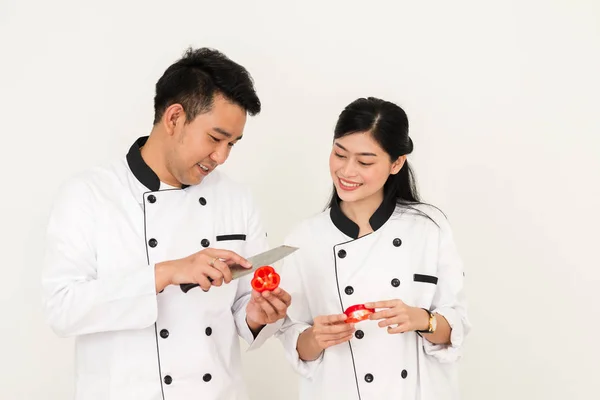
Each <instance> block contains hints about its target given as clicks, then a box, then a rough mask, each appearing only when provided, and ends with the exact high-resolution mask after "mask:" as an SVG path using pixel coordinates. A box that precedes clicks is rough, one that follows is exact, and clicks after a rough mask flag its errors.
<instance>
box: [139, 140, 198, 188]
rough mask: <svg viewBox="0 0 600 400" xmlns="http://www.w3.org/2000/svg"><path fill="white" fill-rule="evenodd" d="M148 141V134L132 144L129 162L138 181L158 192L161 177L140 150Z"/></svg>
mask: <svg viewBox="0 0 600 400" xmlns="http://www.w3.org/2000/svg"><path fill="white" fill-rule="evenodd" d="M147 141H148V136H142V137H140V138H138V139H137V140H136V141H135V142H134V143H133V144H132V145H131V147H130V148H129V152H128V153H127V164H128V165H129V169H131V172H132V173H133V175H134V176H135V177H136V178H137V180H138V181H140V182H141V183H142V184H143V185H144V186H146V187H147V188H148V189H149V190H151V191H153V192H156V191H158V190H160V179H158V175H156V174H155V173H154V171H153V170H152V168H150V167H149V166H148V164H146V161H144V159H143V158H142V153H141V151H140V149H141V148H142V146H143V145H144V144H146V142H147ZM186 187H188V185H183V186H182V187H181V188H182V189H185V188H186Z"/></svg>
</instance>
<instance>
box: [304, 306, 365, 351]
mask: <svg viewBox="0 0 600 400" xmlns="http://www.w3.org/2000/svg"><path fill="white" fill-rule="evenodd" d="M346 318H348V317H347V316H346V315H345V314H334V315H320V316H318V317H316V318H315V319H314V323H313V327H312V335H313V339H314V341H315V343H316V344H317V346H318V347H319V348H320V349H321V350H325V349H326V348H328V347H331V346H335V345H338V344H341V343H344V342H347V341H348V340H350V339H351V338H352V335H354V332H355V331H356V329H355V328H354V324H347V323H345V322H344V321H345V320H346Z"/></svg>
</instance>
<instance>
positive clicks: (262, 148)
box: [0, 0, 600, 400]
mask: <svg viewBox="0 0 600 400" xmlns="http://www.w3.org/2000/svg"><path fill="white" fill-rule="evenodd" d="M319 3H320V4H319ZM188 45H192V46H195V47H198V46H210V47H215V48H218V49H220V50H222V51H224V52H225V53H226V54H227V55H228V56H230V57H232V58H233V59H234V60H236V61H238V62H240V63H242V64H243V65H245V66H246V67H247V68H248V69H249V70H250V71H251V73H252V74H253V76H254V78H255V81H256V84H257V89H258V92H259V94H260V96H261V99H262V102H263V106H264V111H263V112H262V114H261V115H260V116H259V117H256V118H253V119H250V121H249V123H248V125H247V129H246V132H245V133H246V136H245V138H244V140H243V141H242V142H240V144H239V146H236V148H235V149H234V151H233V153H232V156H231V157H230V160H229V161H228V164H226V165H225V166H224V169H225V170H227V171H228V172H229V173H230V174H231V175H233V176H234V177H235V178H237V179H241V180H244V181H245V182H247V184H248V185H250V186H251V188H252V189H253V191H254V193H255V195H256V197H257V199H258V202H259V205H260V207H261V208H262V210H263V213H264V220H265V224H266V225H267V227H268V230H269V238H270V241H271V244H272V245H278V244H280V242H281V240H283V237H284V235H285V234H286V233H287V232H288V231H289V230H290V229H291V227H292V226H293V225H294V224H295V223H297V222H298V221H299V220H300V219H302V218H304V217H307V216H309V215H311V214H313V213H315V212H318V211H319V210H321V209H322V207H323V206H324V205H325V203H326V200H327V196H328V194H329V188H330V180H329V176H328V167H327V158H328V153H329V150H330V143H331V138H332V131H333V126H334V124H335V121H336V118H337V116H338V114H339V112H340V111H341V110H342V109H343V107H344V106H345V105H346V104H347V103H349V102H350V101H352V100H354V99H355V98H357V97H360V96H379V97H383V98H386V99H388V100H392V101H395V102H397V103H398V104H400V105H401V106H403V107H404V108H405V109H406V111H407V113H408V115H409V120H410V124H411V135H412V137H413V140H414V143H415V153H414V155H413V156H412V158H411V159H410V160H411V161H412V162H413V164H414V166H415V169H416V172H417V176H418V179H419V183H420V187H421V192H422V194H423V197H424V198H425V200H427V201H429V202H431V203H434V204H436V205H438V206H439V207H441V208H442V209H443V210H444V211H445V212H446V214H447V215H448V216H449V218H450V222H451V224H452V226H453V228H454V231H455V234H456V241H457V243H458V246H459V248H460V251H461V254H462V256H463V258H464V261H465V264H466V270H467V285H468V296H469V301H470V316H471V320H472V322H473V324H474V330H473V332H472V335H471V336H470V339H469V341H468V342H467V348H466V353H465V358H464V359H463V361H462V362H461V386H462V391H463V394H464V396H463V398H464V399H468V400H482V399H485V400H506V399H546V400H550V399H553V400H554V399H556V400H559V399H560V400H563V399H592V398H596V396H597V394H598V390H599V389H600V387H599V382H598V370H599V363H600V362H599V359H600V357H599V356H600V353H599V347H600V346H599V345H598V332H599V329H600V325H599V322H598V321H599V313H598V305H599V304H600V295H599V292H600V290H599V287H598V284H599V283H600V282H599V281H600V260H599V257H598V250H599V247H600V246H599V239H600V234H599V233H598V232H599V231H598V227H599V225H600V213H599V211H598V209H599V206H600V190H599V186H600V161H599V160H600V155H599V153H600V140H599V138H598V137H599V135H600V123H599V122H598V118H599V117H600V112H599V110H600V80H599V77H598V76H599V73H600V72H599V71H600V54H599V53H600V3H599V2H598V1H597V0H589V1H584V0H563V1H553V0H546V1H541V0H540V1H533V0H511V1H508V0H504V1H481V0H479V1H476V0H473V1H462V0H457V1H410V2H409V1H404V0H402V1H388V2H378V1H374V0H372V1H358V2H355V1H348V0H346V1H325V0H321V1H319V2H317V1H302V2H294V3H292V2H288V1H271V2H259V1H239V2H219V1H210V2H202V1H174V0H171V1H169V2H166V1H164V2H162V1H161V2H158V1H156V2H149V1H122V2H121V1H119V2H116V1H106V0H103V1H95V2H89V1H87V2H85V1H60V0H59V1H41V0H38V1H22V0H20V1H15V0H0V57H1V58H0V60H1V63H0V115H1V116H2V119H1V122H0V133H1V135H2V146H0V149H1V151H2V156H1V157H0V162H1V163H2V164H1V168H2V171H3V174H4V175H3V182H2V195H1V197H0V201H1V208H0V212H1V224H2V230H1V235H2V236H1V241H0V243H1V246H2V267H1V268H2V269H1V272H2V275H0V276H1V278H2V290H1V292H0V300H1V301H0V307H1V309H0V315H1V316H2V319H1V322H0V324H1V325H0V327H1V329H0V359H1V362H0V382H1V386H0V398H2V399H7V400H13V399H28V400H29V399H36V400H37V399H52V400H54V399H56V400H58V399H61V400H62V399H69V398H70V395H71V393H72V383H73V375H72V366H73V365H72V342H71V341H70V340H67V339H64V340H63V339H58V338H57V337H55V336H54V334H53V333H52V332H51V331H50V329H49V328H48V327H47V326H46V325H45V323H44V320H43V318H42V315H41V300H40V261H41V257H42V253H43V248H44V229H45V224H46V218H47V216H48V211H49V206H50V203H51V201H52V199H53V196H54V194H55V191H56V188H57V185H58V184H59V183H60V182H61V181H62V180H64V179H66V178H67V177H69V176H71V175H72V174H74V173H76V172H78V171H80V170H82V169H85V168H88V167H90V166H92V165H95V164H97V163H101V162H104V161H106V160H109V159H112V158H114V157H122V156H124V154H125V152H126V151H127V149H128V148H129V146H130V144H131V143H132V141H133V140H134V139H135V138H137V137H138V136H142V135H146V134H148V133H149V131H150V129H151V122H152V118H153V110H152V98H153V94H154V84H155V82H156V80H157V79H158V78H159V76H160V75H161V74H162V72H163V71H164V69H165V68H166V67H167V66H168V65H169V64H170V63H172V62H173V61H175V60H176V59H177V58H178V57H179V56H180V55H181V54H182V53H183V51H184V50H185V48H186V47H187V46H188ZM244 368H245V374H246V376H247V378H248V384H249V388H250V392H251V395H252V398H254V399H295V398H296V397H295V393H296V387H297V384H296V377H295V375H294V374H293V373H292V371H291V369H290V368H289V367H288V365H287V364H286V361H285V360H284V359H283V354H282V351H281V346H280V344H279V342H277V341H275V340H273V341H271V342H270V343H268V344H267V345H266V346H265V347H264V348H263V349H261V350H259V351H258V352H256V353H250V354H246V355H244ZM273 382H275V383H273ZM264 393H268V394H264Z"/></svg>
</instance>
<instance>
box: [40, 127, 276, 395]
mask: <svg viewBox="0 0 600 400" xmlns="http://www.w3.org/2000/svg"><path fill="white" fill-rule="evenodd" d="M146 140H147V137H142V138H139V139H138V140H137V141H136V142H135V143H134V144H133V145H132V146H131V148H130V150H129V153H128V154H127V156H126V157H125V158H124V159H122V160H118V161H117V162H116V163H114V164H112V165H109V166H106V167H100V168H96V169H94V170H92V171H89V172H86V173H84V174H82V175H80V176H77V177H75V178H73V179H71V180H69V181H68V182H67V183H66V184H64V185H63V187H62V188H61V190H60V191H59V195H58V198H57V200H56V203H55V206H54V209H53V211H52V213H51V216H50V220H49V225H48V232H47V238H48V243H47V252H46V258H45V268H44V274H43V294H44V306H45V311H46V315H47V319H48V322H49V324H50V325H51V327H52V328H53V329H54V331H55V332H56V333H57V334H58V335H60V336H74V337H75V338H76V340H75V345H76V363H75V364H76V389H75V391H76V396H75V398H76V399H77V400H134V399H140V400H188V399H219V400H220V399H246V398H247V396H246V393H245V387H244V382H243V377H242V373H241V364H240V348H239V340H238V335H239V336H241V337H242V338H244V339H245V340H246V341H247V342H248V343H249V344H250V349H254V348H256V347H258V346H260V345H261V344H262V343H263V342H264V340H265V339H266V338H268V337H269V336H271V335H272V334H273V333H274V332H275V331H276V330H277V329H278V328H279V327H280V326H281V323H282V322H279V323H275V324H271V325H267V326H266V327H265V328H263V330H262V331H261V332H260V334H259V335H258V336H257V337H256V338H254V337H253V335H252V332H251V331H250V330H249V328H248V326H247V324H246V305H247V303H248V301H249V299H250V292H251V287H250V282H249V280H250V278H251V275H250V276H248V277H247V278H241V279H239V280H234V281H232V282H231V283H229V284H224V285H222V286H221V287H212V288H211V289H210V290H209V291H208V292H204V291H202V290H201V289H200V288H199V287H196V288H193V289H191V290H190V291H188V292H187V293H184V292H183V291H182V289H181V288H180V287H179V286H172V285H171V286H168V287H166V288H165V289H164V290H163V291H162V292H161V293H159V294H156V289H155V274H154V265H155V264H156V263H159V262H162V261H166V260H174V259H179V258H183V257H187V256H188V255H190V254H193V253H195V252H198V251H200V250H202V249H203V248H205V247H209V246H210V247H214V248H224V249H229V250H233V251H235V252H237V253H238V254H240V255H242V256H245V257H249V256H252V255H254V254H257V253H260V252H262V251H264V250H266V249H267V239H266V233H265V232H264V230H263V228H262V226H261V223H260V220H259V214H258V212H257V210H256V208H255V207H254V205H253V203H252V199H251V196H250V193H249V192H248V191H247V190H246V189H242V188H240V186H239V185H238V184H236V183H234V182H233V181H231V180H229V179H228V178H227V177H225V176H224V175H223V174H221V173H219V171H213V172H212V173H211V174H210V175H209V176H207V177H206V178H205V179H204V180H203V181H202V182H201V183H200V184H199V185H195V186H189V187H184V188H182V189H179V188H177V189H175V188H170V189H169V188H168V187H167V186H166V185H164V184H162V183H161V182H160V181H159V179H158V177H157V176H156V174H155V173H154V172H153V171H152V170H151V169H150V167H149V166H148V165H147V164H146V163H145V162H144V160H143V159H142V157H141V153H140V147H141V146H143V144H144V143H145V142H146Z"/></svg>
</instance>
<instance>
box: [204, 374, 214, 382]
mask: <svg viewBox="0 0 600 400" xmlns="http://www.w3.org/2000/svg"><path fill="white" fill-rule="evenodd" d="M211 379H212V376H211V375H210V374H204V376H203V377H202V380H203V381H204V382H210V380H211Z"/></svg>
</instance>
